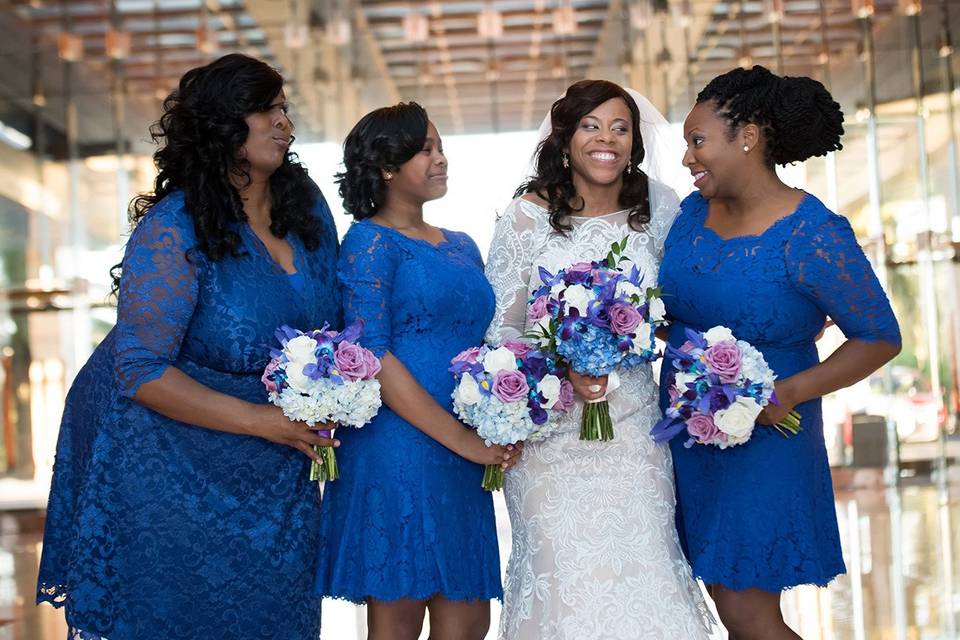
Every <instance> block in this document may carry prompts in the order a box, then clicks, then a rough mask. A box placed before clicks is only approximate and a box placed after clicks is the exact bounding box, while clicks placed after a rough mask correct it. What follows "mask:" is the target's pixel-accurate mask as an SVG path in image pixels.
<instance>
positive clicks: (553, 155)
mask: <svg viewBox="0 0 960 640" xmlns="http://www.w3.org/2000/svg"><path fill="white" fill-rule="evenodd" d="M613 98H620V99H621V100H623V101H624V102H625V103H626V104H627V108H628V109H630V116H631V119H632V121H633V122H632V124H631V128H632V130H633V146H632V148H631V149H630V161H629V164H628V165H627V166H628V167H631V166H632V167H633V170H632V171H631V172H630V173H626V172H624V174H623V186H622V187H621V188H620V196H619V200H618V201H619V204H620V206H621V207H623V208H624V209H629V210H630V213H629V216H628V222H629V224H630V226H631V227H632V228H634V229H637V230H639V229H641V228H642V227H643V225H645V224H646V223H647V222H649V221H650V182H649V180H648V178H647V175H646V174H645V173H643V172H642V171H640V169H639V165H640V163H641V162H642V161H643V157H644V149H643V138H642V136H641V135H640V111H639V110H638V109H637V103H636V102H634V101H633V98H631V97H630V94H628V93H627V92H626V91H624V90H623V88H622V87H621V86H620V85H617V84H614V83H613V82H608V81H606V80H581V81H579V82H575V83H574V84H572V85H570V87H569V88H568V89H567V92H566V94H564V96H563V97H562V98H560V99H559V100H557V101H556V102H554V103H553V106H552V107H551V108H550V121H551V123H552V125H553V128H552V130H551V131H550V135H549V136H547V137H546V139H544V141H543V142H541V143H540V146H539V147H537V154H536V163H535V164H536V175H535V176H534V177H532V178H531V179H530V180H528V181H526V182H524V183H523V184H521V185H520V186H519V187H518V188H517V191H516V193H514V195H513V197H514V198H519V197H520V196H522V195H523V194H525V193H536V194H537V195H538V196H540V197H541V198H543V199H544V200H546V201H547V203H548V205H549V208H548V211H549V212H550V226H552V227H553V228H554V230H556V231H557V232H558V233H565V232H567V231H570V230H571V229H572V228H573V225H572V224H570V220H569V219H568V216H570V215H573V214H574V213H575V212H577V211H581V210H582V209H583V204H581V205H580V208H579V209H577V208H574V207H573V205H571V202H572V201H574V200H575V198H576V196H577V191H576V189H575V188H574V186H573V172H572V171H571V170H570V168H569V167H564V166H563V155H564V153H565V152H566V149H567V147H568V146H569V145H570V139H571V138H573V134H574V133H575V132H576V130H577V127H578V126H579V124H580V119H581V118H583V117H584V116H585V115H587V114H588V113H590V112H591V111H593V110H594V109H596V108H597V107H599V106H600V105H601V104H603V103H604V102H606V101H607V100H612V99H613Z"/></svg>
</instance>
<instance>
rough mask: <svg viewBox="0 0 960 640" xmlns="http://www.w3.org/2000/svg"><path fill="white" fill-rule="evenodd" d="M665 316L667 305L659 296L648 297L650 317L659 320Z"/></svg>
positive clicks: (655, 320)
mask: <svg viewBox="0 0 960 640" xmlns="http://www.w3.org/2000/svg"><path fill="white" fill-rule="evenodd" d="M666 317H667V307H666V306H665V305H664V304H663V300H661V299H660V298H650V319H651V320H652V321H654V322H660V321H661V320H663V319H664V318H666Z"/></svg>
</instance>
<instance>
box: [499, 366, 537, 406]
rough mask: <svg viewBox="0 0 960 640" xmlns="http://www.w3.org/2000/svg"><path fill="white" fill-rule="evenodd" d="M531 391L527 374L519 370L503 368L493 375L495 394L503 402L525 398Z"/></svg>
mask: <svg viewBox="0 0 960 640" xmlns="http://www.w3.org/2000/svg"><path fill="white" fill-rule="evenodd" d="M529 392H530V387H528V386H527V376H525V375H523V374H522V373H521V372H519V371H510V370H508V369H501V370H500V371H497V372H496V373H495V374H494V375H493V395H495V396H496V397H497V398H498V399H500V400H502V401H503V402H517V401H518V400H523V399H524V398H526V397H527V394H528V393H529Z"/></svg>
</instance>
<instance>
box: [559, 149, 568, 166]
mask: <svg viewBox="0 0 960 640" xmlns="http://www.w3.org/2000/svg"><path fill="white" fill-rule="evenodd" d="M560 163H561V164H562V165H563V168H564V169H569V168H570V158H569V157H567V152H566V151H564V152H563V155H561V156H560Z"/></svg>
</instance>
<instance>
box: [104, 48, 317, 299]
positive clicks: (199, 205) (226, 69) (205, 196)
mask: <svg viewBox="0 0 960 640" xmlns="http://www.w3.org/2000/svg"><path fill="white" fill-rule="evenodd" d="M282 88H283V77H281V76H280V74H279V73H277V71H276V70H274V69H273V68H271V67H270V66H269V65H268V64H267V63H265V62H263V61H261V60H257V59H256V58H251V57H249V56H245V55H242V54H239V53H231V54H228V55H225V56H223V57H221V58H219V59H217V60H214V61H213V62H211V63H210V64H207V65H205V66H202V67H196V68H194V69H191V70H190V71H187V72H186V73H185V74H184V75H183V77H182V78H180V83H179V86H178V87H177V88H176V89H175V90H174V91H173V93H171V94H170V95H169V96H167V98H166V99H165V100H164V101H163V114H162V115H161V116H160V119H159V120H158V121H157V122H155V123H154V124H153V125H152V126H151V127H150V135H151V138H152V139H153V141H154V142H155V143H157V144H158V145H159V148H158V149H157V151H156V152H155V153H154V154H153V160H154V163H155V164H156V167H157V170H158V173H157V178H156V181H155V182H154V187H153V192H151V193H145V194H141V195H139V196H137V197H136V198H134V199H133V201H132V202H131V204H130V210H129V218H130V223H131V226H136V225H137V224H138V223H139V222H140V221H141V220H142V219H143V217H144V216H145V215H147V212H148V211H150V209H152V208H153V207H154V206H155V205H156V204H157V203H158V202H160V201H161V200H163V199H164V198H165V197H166V196H167V195H169V194H170V193H172V192H174V191H183V199H184V206H185V208H186V210H187V212H188V213H189V214H190V216H191V217H192V218H193V226H194V229H195V230H196V234H197V246H196V247H191V248H190V249H188V250H187V258H188V259H190V258H191V256H192V254H193V252H194V251H197V250H199V251H201V252H203V253H204V254H205V255H206V256H207V257H208V258H209V259H210V260H214V261H216V260H220V259H221V258H223V257H224V256H226V255H237V254H238V253H239V252H240V251H241V249H240V245H241V241H240V236H239V235H238V234H237V232H236V231H234V230H233V229H232V225H233V224H235V223H238V222H245V221H246V220H247V215H246V213H244V211H243V202H242V201H241V199H240V193H239V192H238V191H237V188H236V187H235V186H234V182H233V177H234V176H237V177H240V178H241V179H242V180H244V181H249V179H250V174H249V171H248V169H249V167H248V163H247V162H246V161H244V160H237V150H238V149H239V148H240V147H241V146H242V145H243V143H244V142H245V141H246V139H247V135H248V133H249V129H248V128H247V124H246V122H245V118H246V116H248V115H250V114H251V113H256V112H260V111H266V110H268V109H269V108H270V105H271V103H272V101H273V100H274V98H276V97H277V94H279V93H280V90H281V89H282ZM270 199H271V210H270V218H271V220H270V232H271V233H272V234H273V235H275V236H277V237H278V238H283V237H285V236H286V234H287V233H288V232H291V231H292V232H294V233H296V234H297V236H299V237H300V239H301V240H302V241H303V244H304V247H306V248H307V250H309V251H313V250H314V249H316V248H317V247H318V246H320V238H321V236H322V234H323V231H324V229H323V225H322V223H321V222H320V220H319V219H318V218H316V217H315V216H314V215H313V213H312V209H313V206H314V204H315V202H316V199H317V189H316V186H315V185H314V183H313V181H312V180H310V177H309V175H308V174H307V170H306V168H305V167H304V166H303V165H302V164H300V162H299V160H298V158H297V156H296V155H295V154H293V153H291V152H287V154H286V155H285V156H284V158H283V164H281V165H280V167H279V168H277V170H276V171H274V172H273V174H272V175H271V176H270ZM110 274H111V276H113V291H117V290H118V288H119V283H120V277H121V265H119V264H118V265H114V266H113V268H111V270H110Z"/></svg>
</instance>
